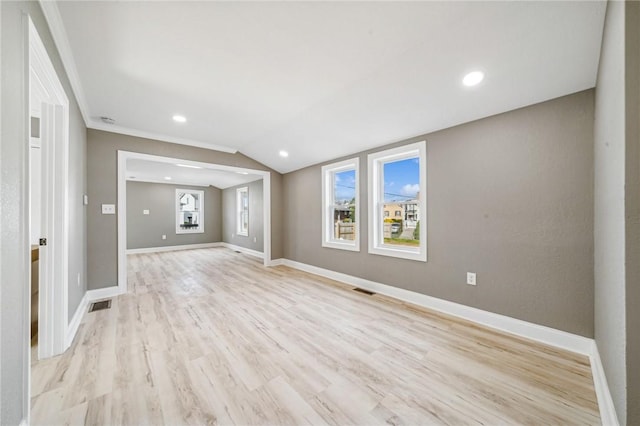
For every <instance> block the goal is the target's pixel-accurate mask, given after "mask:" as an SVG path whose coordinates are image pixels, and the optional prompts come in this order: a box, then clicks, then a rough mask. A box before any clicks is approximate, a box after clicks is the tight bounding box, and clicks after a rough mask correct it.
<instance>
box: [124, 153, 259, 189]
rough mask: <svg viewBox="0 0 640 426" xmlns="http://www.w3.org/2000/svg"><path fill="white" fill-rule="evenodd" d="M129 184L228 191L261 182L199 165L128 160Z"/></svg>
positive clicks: (179, 161)
mask: <svg viewBox="0 0 640 426" xmlns="http://www.w3.org/2000/svg"><path fill="white" fill-rule="evenodd" d="M125 177H126V179H127V180H130V181H136V182H155V183H167V184H177V185H193V186H210V185H211V186H215V187H216V188H220V189H225V188H229V187H232V186H235V185H241V184H243V183H248V182H253V181H256V180H258V179H262V176H260V175H254V174H250V173H247V172H239V171H238V172H232V171H227V170H220V169H219V168H217V167H216V166H215V165H213V164H210V165H206V164H203V163H200V166H194V165H193V163H192V162H185V161H184V160H176V161H175V163H169V162H167V161H153V160H143V159H137V158H129V159H128V160H127V171H126V173H125Z"/></svg>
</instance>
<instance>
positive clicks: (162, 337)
mask: <svg viewBox="0 0 640 426" xmlns="http://www.w3.org/2000/svg"><path fill="white" fill-rule="evenodd" d="M129 287H130V293H129V294H126V295H122V296H120V297H118V298H115V299H114V300H113V303H112V308H111V309H109V310H105V311H98V312H93V313H87V314H85V317H84V319H83V322H82V324H81V326H80V329H79V331H78V335H77V336H76V339H75V341H74V342H73V345H72V346H71V348H70V349H69V350H68V351H67V352H66V353H65V354H63V355H61V356H59V357H56V358H53V359H49V360H44V361H39V362H38V361H35V362H33V368H32V413H31V415H32V424H126V425H140V424H153V425H160V424H166V425H180V424H216V423H218V424H239V425H249V424H251V425H253V424H274V425H275V424H338V425H343V424H360V425H374V424H391V425H397V424H406V425H414V424H451V425H467V424H483V425H498V424H538V425H551V424H562V425H566V424H599V422H600V419H599V415H598V407H597V403H596V396H595V392H594V389H593V381H592V377H591V371H590V368H589V361H588V359H587V358H586V357H584V356H580V355H576V354H572V353H569V352H565V351H562V350H558V349H555V348H552V347H548V346H544V345H541V344H537V343H534V342H530V341H526V340H523V339H520V338H517V337H514V336H510V335H507V334H503V333H500V332H497V331H494V330H491V329H487V328H484V327H481V326H478V325H475V324H473V323H470V322H466V321H463V320H459V319H455V318H451V317H448V316H445V315H442V314H438V313H435V312H432V311H428V310H424V309H420V308H417V307H413V306H409V305H406V304H403V303H400V302H397V301H394V300H392V299H388V298H385V297H382V296H379V295H375V296H367V295H363V294H360V293H357V292H354V291H352V290H351V288H350V287H347V286H344V285H342V284H339V283H336V282H333V281H330V280H327V279H324V278H320V277H317V276H314V275H310V274H307V273H303V272H299V271H296V270H293V269H290V268H287V267H275V268H271V269H267V268H264V267H263V266H262V265H261V263H260V262H259V261H258V260H257V259H254V258H251V257H249V256H247V255H244V254H238V253H235V252H234V251H231V250H228V249H225V248H212V249H202V250H190V251H177V252H165V253H155V254H139V255H132V256H129Z"/></svg>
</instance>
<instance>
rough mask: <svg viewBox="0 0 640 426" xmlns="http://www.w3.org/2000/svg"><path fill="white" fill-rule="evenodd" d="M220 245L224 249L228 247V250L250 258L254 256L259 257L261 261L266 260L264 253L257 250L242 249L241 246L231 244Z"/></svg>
mask: <svg viewBox="0 0 640 426" xmlns="http://www.w3.org/2000/svg"><path fill="white" fill-rule="evenodd" d="M220 245H221V246H222V247H226V248H228V249H231V250H236V251H239V252H242V253H246V254H248V255H250V256H254V257H258V258H260V259H264V253H262V252H261V251H257V250H253V249H249V248H246V247H241V246H237V245H235V244H230V243H220Z"/></svg>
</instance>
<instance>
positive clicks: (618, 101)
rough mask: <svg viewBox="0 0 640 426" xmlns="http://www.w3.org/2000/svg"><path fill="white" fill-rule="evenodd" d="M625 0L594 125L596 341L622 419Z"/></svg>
mask: <svg viewBox="0 0 640 426" xmlns="http://www.w3.org/2000/svg"><path fill="white" fill-rule="evenodd" d="M624 9H625V5H624V3H623V2H617V1H615V2H609V3H608V5H607V14H606V20H605V27H604V39H603V43H602V52H601V57H600V69H599V71H598V81H597V85H596V87H597V88H596V102H595V125H594V138H595V145H594V146H595V148H594V155H595V157H594V165H595V179H594V203H595V204H594V205H595V211H594V250H595V257H594V277H595V339H596V342H597V344H598V350H599V352H600V357H601V358H602V363H603V365H604V369H605V372H606V375H607V381H608V383H609V388H610V390H611V396H612V397H613V400H614V403H615V406H616V411H617V413H618V419H619V420H620V422H621V424H625V418H626V395H625V393H626V390H625V388H626V369H625V365H626V360H625V211H624V209H625V205H624V197H625V194H624V186H625V130H624V126H625V105H624V102H625V98H624V49H625V47H624Z"/></svg>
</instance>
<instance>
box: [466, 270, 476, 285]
mask: <svg viewBox="0 0 640 426" xmlns="http://www.w3.org/2000/svg"><path fill="white" fill-rule="evenodd" d="M467 284H469V285H476V273H475V272H467Z"/></svg>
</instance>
